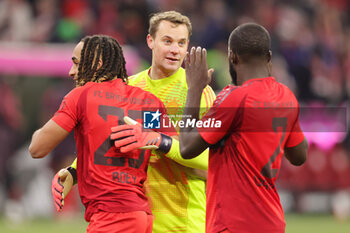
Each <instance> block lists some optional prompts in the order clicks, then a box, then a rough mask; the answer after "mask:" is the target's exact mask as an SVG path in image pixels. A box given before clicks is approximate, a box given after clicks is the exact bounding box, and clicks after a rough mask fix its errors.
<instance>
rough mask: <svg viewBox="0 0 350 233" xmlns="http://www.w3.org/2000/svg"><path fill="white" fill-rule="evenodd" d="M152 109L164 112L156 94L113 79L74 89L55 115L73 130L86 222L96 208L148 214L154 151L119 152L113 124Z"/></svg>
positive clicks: (140, 117) (62, 124) (62, 125)
mask: <svg viewBox="0 0 350 233" xmlns="http://www.w3.org/2000/svg"><path fill="white" fill-rule="evenodd" d="M148 108H150V109H159V111H160V112H162V113H164V111H165V108H164V105H163V103H162V102H161V101H160V100H159V99H158V98H157V97H155V96H154V95H153V94H151V93H149V92H146V91H143V90H141V89H140V88H137V87H131V86H128V85H126V84H124V83H122V81H121V80H120V79H115V80H113V81H108V82H102V83H95V82H88V83H87V84H85V85H84V86H82V87H77V88H75V89H73V90H72V91H71V92H70V93H68V94H67V95H66V96H65V97H64V99H63V101H62V103H61V106H60V109H59V110H58V111H57V112H56V114H55V115H54V117H53V118H52V119H53V120H54V121H55V122H56V123H57V124H58V125H60V126H61V127H62V128H64V129H65V130H67V131H69V132H70V131H71V130H72V129H74V136H75V141H76V146H77V157H78V166H77V167H78V168H77V176H78V187H79V194H80V197H81V201H82V203H83V204H84V206H85V208H86V212H85V219H86V220H87V221H89V220H90V217H91V215H92V214H93V213H94V212H95V211H98V210H101V211H106V212H131V211H139V210H141V211H146V212H148V213H150V209H149V206H148V202H147V198H146V196H145V192H144V189H143V183H144V181H145V180H146V172H147V167H148V162H149V157H150V153H151V150H134V151H131V152H129V153H121V152H120V150H119V149H117V148H116V147H114V144H113V142H112V141H111V140H110V138H109V136H110V134H111V127H112V126H116V125H118V124H124V121H123V117H124V116H130V117H131V118H133V119H135V120H138V121H139V122H140V121H141V120H142V110H146V109H148Z"/></svg>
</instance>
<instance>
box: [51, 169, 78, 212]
mask: <svg viewBox="0 0 350 233" xmlns="http://www.w3.org/2000/svg"><path fill="white" fill-rule="evenodd" d="M74 180H76V170H75V169H74V168H71V167H68V168H64V169H61V170H60V171H59V172H57V173H56V175H55V177H54V178H53V179H52V183H51V191H52V196H53V200H54V204H55V207H56V210H57V211H61V209H62V208H63V205H64V198H65V197H66V196H67V195H68V193H69V191H70V190H71V188H72V186H73V183H74Z"/></svg>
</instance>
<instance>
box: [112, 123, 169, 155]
mask: <svg viewBox="0 0 350 233" xmlns="http://www.w3.org/2000/svg"><path fill="white" fill-rule="evenodd" d="M124 121H125V123H127V125H118V126H115V127H112V128H111V130H112V134H111V139H112V140H115V141H114V145H115V146H116V147H118V148H119V147H120V151H121V152H122V153H126V152H129V151H131V150H134V149H158V150H160V151H162V152H164V153H168V152H169V150H170V148H171V144H172V139H171V137H169V136H167V135H165V134H162V133H158V132H154V131H152V130H147V129H142V125H141V124H140V123H138V122H137V121H135V120H133V119H131V118H130V117H127V116H126V117H124Z"/></svg>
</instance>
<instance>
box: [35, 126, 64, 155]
mask: <svg viewBox="0 0 350 233" xmlns="http://www.w3.org/2000/svg"><path fill="white" fill-rule="evenodd" d="M68 134H69V132H68V131H67V130H65V129H63V128H62V127H61V126H59V125H58V124H57V123H56V122H54V121H53V120H49V121H48V122H47V123H46V124H45V125H44V126H43V127H42V128H41V129H38V130H37V131H35V132H34V134H33V137H32V141H31V143H30V145H29V152H30V154H31V155H32V157H33V158H43V157H45V156H46V155H47V154H48V153H50V151H52V150H53V149H54V148H55V147H56V146H57V145H58V144H60V143H61V142H62V141H63V139H65V138H66V137H67V136H68Z"/></svg>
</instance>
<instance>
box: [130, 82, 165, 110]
mask: <svg viewBox="0 0 350 233" xmlns="http://www.w3.org/2000/svg"><path fill="white" fill-rule="evenodd" d="M125 88H126V91H127V95H128V96H129V97H134V98H138V99H142V100H143V101H142V102H143V103H147V104H150V105H152V104H159V103H163V102H162V101H161V100H160V99H159V98H158V97H157V96H155V95H154V94H153V93H151V92H149V91H146V90H144V89H142V88H141V87H138V86H131V85H125Z"/></svg>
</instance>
